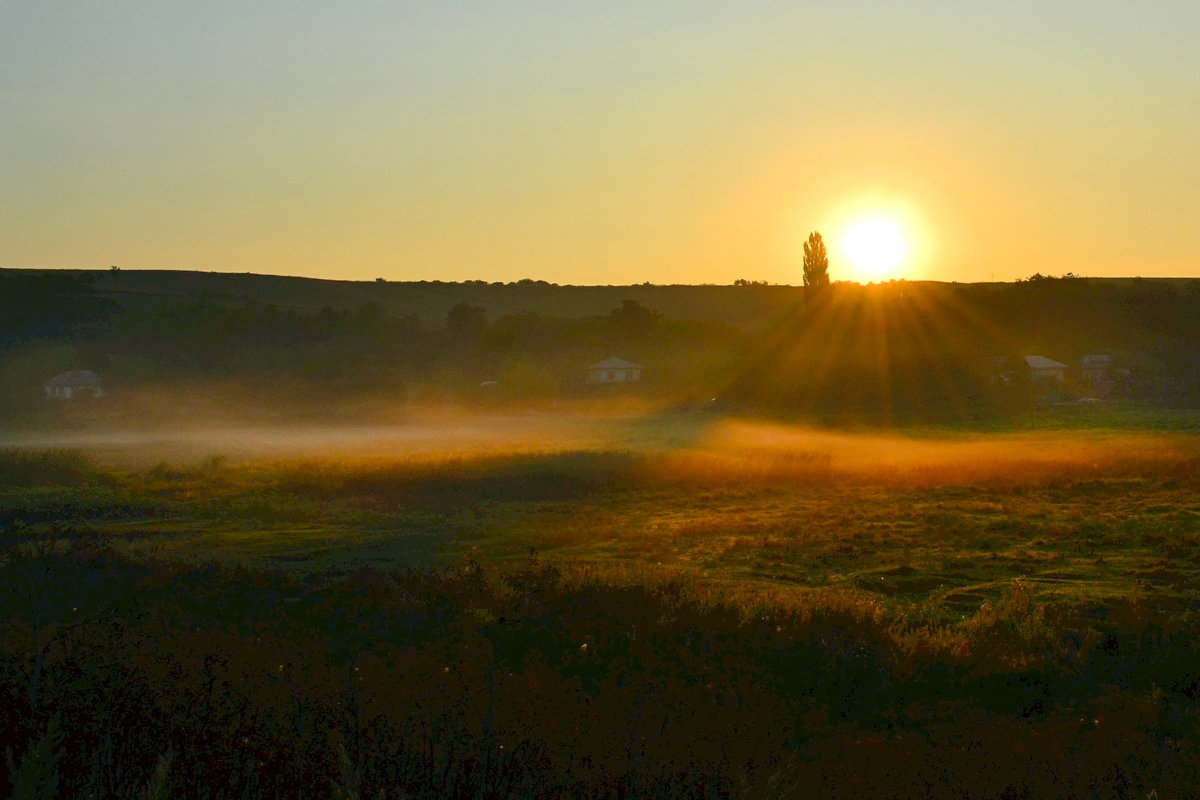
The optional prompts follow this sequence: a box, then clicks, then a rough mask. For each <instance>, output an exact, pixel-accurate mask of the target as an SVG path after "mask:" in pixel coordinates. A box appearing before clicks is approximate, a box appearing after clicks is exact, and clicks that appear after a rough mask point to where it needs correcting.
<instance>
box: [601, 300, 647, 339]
mask: <svg viewBox="0 0 1200 800" xmlns="http://www.w3.org/2000/svg"><path fill="white" fill-rule="evenodd" d="M658 317H659V314H658V312H657V311H654V310H653V309H649V308H646V307H645V306H644V305H642V304H641V303H639V302H637V301H636V300H622V301H621V307H620V308H614V309H613V310H612V311H610V312H609V314H608V318H609V319H610V320H612V321H613V322H615V323H616V324H617V325H618V326H620V328H621V330H623V331H626V332H628V333H633V334H635V335H641V334H645V333H648V332H649V331H650V330H652V329H653V328H654V326H655V325H657V324H658Z"/></svg>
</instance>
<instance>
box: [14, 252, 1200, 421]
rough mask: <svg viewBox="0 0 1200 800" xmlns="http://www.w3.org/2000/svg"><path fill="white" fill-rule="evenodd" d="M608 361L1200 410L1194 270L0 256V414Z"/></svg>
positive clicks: (699, 387)
mask: <svg viewBox="0 0 1200 800" xmlns="http://www.w3.org/2000/svg"><path fill="white" fill-rule="evenodd" d="M614 356H617V357H620V358H622V359H625V360H629V361H633V362H635V363H637V364H640V365H642V366H643V367H644V368H645V373H644V376H643V378H642V379H641V380H640V381H639V384H638V386H637V389H638V391H639V392H640V393H642V394H644V395H654V396H657V397H659V398H663V399H678V400H681V401H687V402H692V401H695V400H696V399H697V398H701V399H708V398H712V397H721V398H722V399H723V400H724V401H728V402H729V403H731V404H734V405H736V406H737V407H738V408H742V409H747V410H762V411H774V410H778V411H780V412H783V413H797V414H801V415H805V416H811V417H814V418H836V417H844V416H848V415H849V416H854V417H857V418H866V419H883V420H889V419H896V418H917V417H921V416H933V417H955V418H960V419H974V418H980V417H982V416H986V415H988V414H993V413H1002V412H1003V413H1007V410H1008V409H1014V410H1021V409H1026V408H1029V407H1031V404H1033V403H1034V402H1035V401H1047V400H1052V401H1061V400H1064V399H1070V398H1074V397H1088V398H1090V399H1095V397H1096V396H1100V397H1102V398H1111V399H1120V400H1135V401H1139V402H1148V403H1156V404H1163V405H1176V406H1195V405H1200V280H1153V279H1151V280H1144V279H1136V278H1135V279H1121V280H1116V279H1094V278H1078V277H1075V276H1063V277H1061V278H1056V277H1048V276H1042V275H1035V276H1033V277H1031V278H1030V279H1028V280H1023V281H1017V282H1014V283H976V284H960V283H938V282H929V281H912V282H906V281H897V282H892V283H886V284H877V285H869V286H859V285H857V284H835V285H834V286H832V287H829V288H828V289H826V290H824V291H817V292H806V290H805V289H803V288H801V287H794V286H767V285H757V284H745V283H744V282H740V283H739V285H734V286H654V285H650V284H639V285H634V286H558V285H554V284H549V283H545V282H541V281H530V280H525V281H518V282H515V283H508V284H500V283H484V282H481V281H468V282H464V283H443V282H437V281H423V282H408V283H390V282H383V281H369V282H367V281H360V282H354V281H327V280H314V279H308V278H289V277H280V276H269V275H252V274H241V275H229V274H219V273H207V272H184V271H120V270H112V271H102V272H99V273H91V272H83V271H57V272H48V273H47V272H41V271H34V270H23V271H22V270H0V409H4V408H7V409H10V410H20V409H33V408H35V407H37V406H38V403H40V402H42V400H41V395H42V394H43V393H44V392H43V384H44V382H45V381H47V380H49V379H50V378H51V376H53V375H54V374H55V373H58V372H62V371H65V370H71V369H76V370H85V369H86V370H93V371H97V372H100V373H103V374H104V376H105V378H106V380H108V381H109V382H110V385H111V386H113V387H124V388H125V389H126V390H131V389H132V387H146V386H163V385H167V384H171V385H175V386H182V385H184V384H186V385H187V386H188V387H189V388H187V389H186V390H185V392H184V393H185V394H186V395H187V396H188V397H189V402H193V401H194V398H195V397H197V396H205V397H214V398H215V397H216V396H217V394H218V392H217V391H216V389H215V388H214V387H217V386H232V387H236V389H237V391H238V392H239V393H242V394H246V393H252V394H255V398H256V399H255V400H254V401H253V402H254V403H256V404H258V405H260V406H262V405H264V404H266V403H268V402H269V403H273V404H276V405H282V406H286V407H289V408H290V407H294V406H295V405H296V404H297V403H298V402H299V400H298V399H299V398H308V399H309V400H311V401H312V402H315V403H318V404H324V403H327V402H329V401H331V400H332V399H337V400H342V399H346V398H351V397H356V396H360V395H363V394H386V395H387V396H388V397H389V398H396V397H411V398H418V399H430V400H436V401H439V402H440V400H441V399H445V398H460V399H461V398H465V399H468V400H483V399H484V398H481V397H480V395H479V392H480V388H481V386H483V385H484V384H486V385H488V386H491V387H493V388H495V387H499V389H498V390H496V391H493V393H492V395H489V396H488V397H489V398H491V399H494V400H501V399H502V400H505V401H524V400H530V401H540V400H545V399H553V398H557V397H574V396H580V395H586V394H588V393H589V391H591V390H592V389H595V388H597V387H592V386H588V385H587V382H586V377H585V376H584V374H583V372H584V369H585V368H586V367H587V365H589V364H593V363H596V362H599V361H601V360H603V359H606V358H610V357H614ZM1026 356H1040V357H1041V359H1040V360H1038V361H1037V363H1052V364H1057V365H1058V366H1057V367H1056V369H1058V370H1059V372H1058V373H1057V375H1058V378H1057V380H1056V382H1055V383H1054V384H1053V385H1052V386H1049V387H1047V386H1045V385H1043V386H1034V385H1033V384H1032V383H1031V382H1030V380H1031V375H1030V374H1027V373H1028V372H1029V370H1028V368H1027V367H1025V366H1022V365H1025V364H1027V363H1028V362H1027V361H1026V360H1025V359H1024V357H1026ZM1085 359H1086V361H1087V363H1088V364H1094V363H1096V362H1097V361H1098V362H1101V363H1103V364H1104V365H1106V366H1105V367H1104V368H1103V369H1102V370H1101V372H1102V373H1103V374H1102V375H1099V376H1098V377H1097V376H1096V375H1093V374H1092V373H1091V372H1087V373H1085V371H1084V370H1083V367H1082V366H1081V365H1082V364H1084V362H1085ZM1048 389H1053V390H1054V391H1049V390H1048ZM155 393H156V394H161V392H158V391H157V390H156V392H155ZM113 394H114V396H115V395H116V394H118V392H116V390H115V389H114V392H113ZM126 396H128V391H127V392H126ZM220 402H221V403H222V404H224V403H225V401H224V400H221V401H220Z"/></svg>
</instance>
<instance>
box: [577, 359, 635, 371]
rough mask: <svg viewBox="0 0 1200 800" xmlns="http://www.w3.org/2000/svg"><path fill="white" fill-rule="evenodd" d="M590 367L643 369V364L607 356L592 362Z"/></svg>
mask: <svg viewBox="0 0 1200 800" xmlns="http://www.w3.org/2000/svg"><path fill="white" fill-rule="evenodd" d="M588 369H643V367H642V365H641V364H635V363H633V362H632V361H626V360H625V359H623V358H606V359H604V360H603V361H597V362H596V363H595V364H592V365H591V366H590V367H588Z"/></svg>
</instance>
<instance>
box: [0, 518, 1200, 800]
mask: <svg viewBox="0 0 1200 800" xmlns="http://www.w3.org/2000/svg"><path fill="white" fill-rule="evenodd" d="M30 544H39V545H41V547H40V549H39V548H32V549H31V548H30V547H29V546H28V545H30ZM25 545H26V546H25V547H20V548H16V549H15V550H14V549H12V548H11V547H10V549H9V550H8V557H7V559H6V562H5V564H4V565H3V569H2V570H0V572H2V575H0V577H2V578H3V585H4V587H5V591H4V593H3V595H2V596H3V605H2V606H0V620H3V621H2V622H0V628H2V634H3V635H2V636H0V642H2V643H3V644H2V646H0V663H2V664H3V665H4V668H3V670H2V671H0V692H2V693H3V696H4V697H5V699H6V700H5V702H4V703H3V704H0V737H2V738H3V741H4V742H5V744H6V745H8V746H9V747H10V748H11V749H12V751H13V752H14V753H16V754H17V756H15V757H14V759H13V760H12V761H11V762H10V763H9V764H8V766H7V774H6V776H5V778H6V780H7V781H8V782H9V783H10V785H13V786H14V790H16V791H23V790H28V789H30V788H31V786H32V787H33V788H37V787H36V784H37V783H38V781H40V780H42V779H43V778H47V779H48V778H51V777H52V778H53V779H55V780H56V781H57V785H58V793H57V794H53V793H45V792H43V793H41V794H38V793H30V794H26V795H22V796H64V797H133V796H136V795H137V794H138V793H139V792H141V791H143V789H144V787H146V786H147V785H149V784H151V783H152V782H153V781H155V780H158V781H159V783H160V784H162V785H163V786H164V787H165V791H168V792H169V793H170V794H169V795H168V796H187V797H231V796H232V797H272V798H274V797H430V798H432V797H451V798H467V797H613V798H616V797H647V798H658V797H664V798H665V797H679V798H683V797H688V798H690V797H747V798H751V797H764V798H766V797H812V796H818V797H846V798H858V797H924V798H940V797H946V798H950V797H955V798H957V797H980V798H992V797H995V798H1000V797H1026V796H1036V797H1040V796H1055V797H1098V798H1118V797H1144V796H1146V795H1148V794H1150V793H1151V792H1157V796H1158V797H1186V796H1188V792H1190V791H1191V789H1192V788H1194V787H1195V786H1196V785H1198V784H1197V782H1198V781H1200V740H1198V738H1197V730H1198V728H1197V725H1198V723H1200V652H1197V642H1198V641H1200V630H1198V626H1197V622H1196V620H1195V618H1194V616H1192V615H1190V614H1188V613H1187V610H1186V609H1175V610H1173V611H1166V610H1158V611H1151V610H1148V609H1147V608H1146V607H1145V606H1144V605H1142V604H1141V603H1139V602H1138V601H1136V600H1131V601H1128V602H1119V603H1115V604H1110V605H1108V606H1106V607H1105V613H1104V614H1102V615H1098V614H1089V613H1079V612H1067V611H1065V610H1064V609H1062V608H1058V607H1053V606H1048V605H1046V604H1044V603H1042V602H1041V601H1039V600H1038V599H1037V597H1036V595H1035V594H1034V593H1033V592H1032V591H1031V589H1030V587H1029V586H1028V585H1027V584H1024V583H1022V582H1020V581H1014V582H1013V583H1012V584H1011V585H1010V586H1009V587H1008V588H1007V589H1006V590H1005V592H1004V593H1003V594H1002V596H1001V599H1000V600H999V601H998V602H997V603H995V604H987V605H985V606H984V607H981V608H980V609H979V610H978V611H977V612H976V613H975V614H973V615H972V616H971V618H970V619H969V621H968V622H967V623H965V624H964V625H962V626H961V627H960V628H958V629H957V630H955V631H947V630H937V629H931V628H919V629H914V628H908V627H905V626H903V625H900V624H898V623H897V621H896V620H894V619H891V618H890V617H889V615H888V614H887V613H885V612H883V611H882V610H881V609H880V608H879V607H878V606H877V605H875V604H874V603H872V602H870V600H869V599H868V598H865V597H864V596H862V595H861V594H857V593H848V592H833V591H825V592H820V593H815V594H812V595H809V596H808V597H807V599H806V601H805V602H802V603H797V602H790V603H788V604H787V605H786V606H781V607H773V606H771V605H769V604H766V603H762V602H760V603H759V604H758V605H756V606H755V607H754V608H753V609H748V608H747V607H746V606H744V605H742V604H738V603H731V602H729V601H727V600H723V599H721V598H719V597H717V596H714V595H713V594H712V593H711V592H706V591H702V590H697V589H696V588H695V587H693V586H691V585H690V584H687V583H682V582H678V581H667V582H662V583H658V584H653V585H637V586H629V585H614V584H612V583H609V582H606V581H599V580H590V581H589V580H580V579H574V580H570V581H568V580H566V579H565V578H564V576H563V575H562V574H561V573H560V572H559V571H558V570H557V569H555V568H554V567H553V566H552V565H549V564H547V563H545V562H542V561H540V560H538V559H536V558H531V559H528V560H526V561H525V562H524V563H522V564H519V565H513V567H512V568H510V569H507V570H504V571H492V570H488V569H486V568H483V567H479V566H478V565H475V564H470V563H468V564H466V565H464V566H462V567H460V568H458V569H454V570H446V571H440V572H436V573H434V572H430V573H411V572H382V571H377V570H369V569H366V570H359V571H357V572H354V573H352V574H349V575H338V576H334V575H324V576H322V575H309V576H304V577H302V576H300V575H298V574H296V573H294V572H278V571H275V572H270V571H264V570H247V569H238V568H228V567H221V566H217V565H194V566H187V565H181V564H178V563H170V564H154V563H146V562H144V561H143V562H131V561H129V560H127V559H125V558H122V557H120V556H119V555H117V554H116V553H114V552H113V551H111V550H110V549H109V548H108V547H107V546H106V545H105V543H104V542H103V539H102V538H101V537H99V536H98V535H97V534H95V532H93V531H88V530H83V529H72V528H65V527H62V528H54V529H52V530H48V531H46V532H44V533H43V534H42V535H41V536H39V537H38V538H37V541H36V542H35V543H30V542H28V541H27V542H26V543H25ZM751 611H752V613H750V612H751ZM39 748H40V749H39ZM51 751H52V753H53V755H54V758H53V759H52V760H48V757H47V755H46V754H47V753H48V752H51ZM22 753H24V756H21V755H20V754H22ZM164 765H165V766H164ZM156 775H157V776H158V777H157V778H156V777H155V776H156Z"/></svg>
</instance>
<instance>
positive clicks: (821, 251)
mask: <svg viewBox="0 0 1200 800" xmlns="http://www.w3.org/2000/svg"><path fill="white" fill-rule="evenodd" d="M804 285H805V286H828V285H829V256H828V255H827V254H826V253H825V242H824V241H822V240H821V234H819V233H817V232H816V231H813V232H812V233H810V234H809V235H808V241H807V242H805V243H804Z"/></svg>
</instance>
